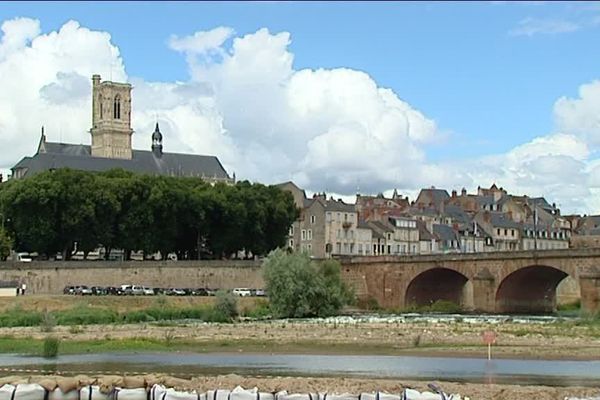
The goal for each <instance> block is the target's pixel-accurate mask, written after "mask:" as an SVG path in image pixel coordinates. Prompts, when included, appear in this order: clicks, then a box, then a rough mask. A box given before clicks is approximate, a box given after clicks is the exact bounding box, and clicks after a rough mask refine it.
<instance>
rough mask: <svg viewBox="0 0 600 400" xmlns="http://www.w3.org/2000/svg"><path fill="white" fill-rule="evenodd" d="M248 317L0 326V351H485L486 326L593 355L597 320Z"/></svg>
mask: <svg viewBox="0 0 600 400" xmlns="http://www.w3.org/2000/svg"><path fill="white" fill-rule="evenodd" d="M344 321H345V322H339V321H337V320H335V319H333V320H325V321H323V320H319V321H293V320H292V321H288V320H279V321H253V322H239V323H230V324H227V323H225V324H217V323H202V322H192V321H184V322H181V321H179V322H173V321H165V322H156V323H142V324H129V325H76V326H57V327H54V328H53V329H52V332H50V333H48V332H43V331H42V330H41V329H40V327H15V328H0V352H3V353H27V354H37V352H36V351H37V350H36V349H40V348H41V343H42V341H43V339H44V338H46V337H47V336H48V335H52V336H55V337H58V338H59V339H61V342H62V343H61V353H80V352H106V351H144V350H147V351H173V350H180V351H192V352H214V351H231V352H259V353H260V352H273V353H291V354H386V355H427V356H448V357H475V358H478V357H486V356H487V348H486V347H485V345H484V344H483V343H482V339H481V333H482V332H483V331H485V330H490V329H491V330H494V331H495V332H496V334H497V340H496V344H495V345H494V346H493V349H492V351H493V356H494V357H495V358H514V359H519V358H521V359H556V360H598V359H600V325H598V324H596V323H591V324H582V323H581V322H578V321H571V322H554V323H547V324H535V323H528V324H524V323H514V322H505V323H498V324H488V323H473V322H469V323H465V322H407V321H404V322H399V321H396V322H385V321H381V322H368V321H354V320H348V319H346V320H344Z"/></svg>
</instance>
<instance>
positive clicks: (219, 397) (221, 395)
mask: <svg viewBox="0 0 600 400" xmlns="http://www.w3.org/2000/svg"><path fill="white" fill-rule="evenodd" d="M229 393H231V390H221V389H217V390H209V391H207V392H206V400H229Z"/></svg>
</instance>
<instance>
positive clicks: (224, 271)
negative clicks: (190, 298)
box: [0, 261, 264, 294]
mask: <svg viewBox="0 0 600 400" xmlns="http://www.w3.org/2000/svg"><path fill="white" fill-rule="evenodd" d="M260 265H261V264H260V262H257V261H144V262H139V261H128V262H110V261H66V262H64V261H63V262H61V261H34V262H32V263H16V262H14V263H13V262H0V281H13V280H14V281H18V282H19V283H21V284H23V283H24V284H26V285H27V292H26V293H27V294H61V293H62V291H63V289H64V287H65V286H69V285H87V286H120V285H126V284H129V285H143V286H148V287H167V288H168V287H181V288H201V287H207V288H211V289H232V288H235V287H248V288H263V287H264V282H263V279H262V275H261V272H260Z"/></svg>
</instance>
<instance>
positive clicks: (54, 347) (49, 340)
mask: <svg viewBox="0 0 600 400" xmlns="http://www.w3.org/2000/svg"><path fill="white" fill-rule="evenodd" d="M59 346H60V340H59V339H58V338H55V337H51V336H48V337H46V339H44V349H43V352H42V355H43V356H44V357H45V358H54V357H56V356H57V355H58V348H59Z"/></svg>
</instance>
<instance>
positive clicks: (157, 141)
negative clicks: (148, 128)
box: [152, 122, 163, 158]
mask: <svg viewBox="0 0 600 400" xmlns="http://www.w3.org/2000/svg"><path fill="white" fill-rule="evenodd" d="M162 139H163V137H162V133H160V128H159V127H158V122H157V123H156V127H155V128H154V132H153V133H152V153H154V156H155V157H158V158H160V157H162V149H163V146H162Z"/></svg>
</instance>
